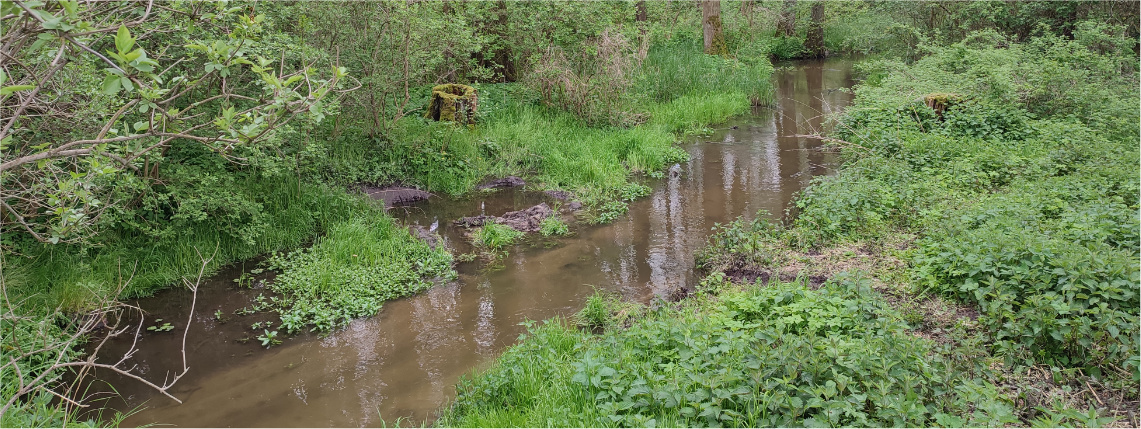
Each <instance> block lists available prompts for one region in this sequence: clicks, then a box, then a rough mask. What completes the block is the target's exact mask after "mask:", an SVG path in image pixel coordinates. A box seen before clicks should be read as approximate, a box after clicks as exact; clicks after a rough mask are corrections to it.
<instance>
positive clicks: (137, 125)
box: [134, 121, 151, 132]
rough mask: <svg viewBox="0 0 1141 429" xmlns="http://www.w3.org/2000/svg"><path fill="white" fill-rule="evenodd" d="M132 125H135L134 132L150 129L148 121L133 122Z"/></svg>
mask: <svg viewBox="0 0 1141 429" xmlns="http://www.w3.org/2000/svg"><path fill="white" fill-rule="evenodd" d="M134 126H135V132H143V131H146V130H149V129H151V124H150V122H147V121H139V122H135V124H134Z"/></svg>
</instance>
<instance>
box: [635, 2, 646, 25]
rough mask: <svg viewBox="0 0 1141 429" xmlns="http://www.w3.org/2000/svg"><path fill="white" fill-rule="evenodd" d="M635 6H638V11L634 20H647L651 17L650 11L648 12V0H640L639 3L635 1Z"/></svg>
mask: <svg viewBox="0 0 1141 429" xmlns="http://www.w3.org/2000/svg"><path fill="white" fill-rule="evenodd" d="M634 7H635V8H637V11H638V12H637V14H636V15H635V16H634V20H635V21H637V22H646V19H647V18H649V13H648V12H646V0H638V2H637V3H634Z"/></svg>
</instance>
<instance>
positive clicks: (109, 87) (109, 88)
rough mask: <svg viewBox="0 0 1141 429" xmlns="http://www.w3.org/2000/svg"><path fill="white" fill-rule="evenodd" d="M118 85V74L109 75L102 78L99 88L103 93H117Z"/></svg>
mask: <svg viewBox="0 0 1141 429" xmlns="http://www.w3.org/2000/svg"><path fill="white" fill-rule="evenodd" d="M120 86H121V85H120V84H119V76H115V75H109V76H107V78H106V79H103V85H102V86H101V88H102V91H103V93H104V94H107V95H115V94H118V93H119V88H120Z"/></svg>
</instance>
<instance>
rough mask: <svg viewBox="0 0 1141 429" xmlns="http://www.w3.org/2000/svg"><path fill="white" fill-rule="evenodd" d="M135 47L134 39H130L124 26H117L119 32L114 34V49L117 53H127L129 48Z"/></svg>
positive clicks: (128, 32) (129, 32)
mask: <svg viewBox="0 0 1141 429" xmlns="http://www.w3.org/2000/svg"><path fill="white" fill-rule="evenodd" d="M133 46H135V39H134V38H132V37H131V31H130V30H128V29H127V26H126V25H122V24H120V25H119V31H118V32H117V33H115V49H116V50H118V51H119V52H127V51H130V50H131V47H133Z"/></svg>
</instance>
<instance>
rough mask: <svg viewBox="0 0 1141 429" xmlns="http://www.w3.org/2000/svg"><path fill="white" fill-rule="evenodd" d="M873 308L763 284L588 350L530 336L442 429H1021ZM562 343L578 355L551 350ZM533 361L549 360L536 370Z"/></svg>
mask: <svg viewBox="0 0 1141 429" xmlns="http://www.w3.org/2000/svg"><path fill="white" fill-rule="evenodd" d="M876 296H878V294H876V292H874V291H873V290H872V289H871V287H870V283H869V281H868V280H867V279H863V278H859V277H853V276H844V277H841V278H839V279H838V280H837V281H835V282H831V283H829V284H827V285H825V286H824V287H822V288H821V289H819V290H812V289H811V288H809V287H808V286H807V285H805V284H803V283H796V282H793V283H779V282H774V283H771V284H769V285H767V286H765V287H763V288H762V287H749V288H746V290H744V291H740V292H726V293H724V294H722V295H721V296H719V297H718V299H716V300H713V299H709V300H701V301H697V302H694V303H692V304H691V305H683V306H680V307H677V308H674V307H665V308H661V309H658V310H656V311H653V312H651V313H650V314H649V315H647V316H646V317H644V318H642V319H639V320H637V321H634V322H633V323H631V325H630V326H629V327H628V328H625V329H622V330H613V331H606V332H605V333H603V334H602V335H600V336H598V337H594V338H593V339H589V338H585V337H583V335H586V334H581V333H575V332H568V330H571V329H570V328H566V327H560V326H552V325H547V326H544V327H540V328H537V329H532V330H531V331H530V333H529V335H530V337H529V338H527V339H526V340H525V341H524V342H523V344H521V345H519V346H516V347H515V348H513V349H512V350H510V351H508V352H507V353H506V354H505V355H504V356H503V358H502V359H500V361H499V364H498V365H497V366H495V367H493V368H492V369H491V370H490V371H488V372H486V373H484V374H481V375H480V376H479V377H478V378H476V379H474V380H470V381H468V382H465V383H464V384H462V385H461V388H460V393H459V396H458V397H457V400H456V403H455V405H454V406H453V408H452V409H451V410H450V412H449V415H448V416H446V417H445V420H444V421H446V422H448V424H459V425H464V424H474V423H476V422H480V423H485V424H486V423H489V422H499V423H503V424H522V425H529V424H531V425H533V424H539V423H543V424H550V425H555V426H564V425H566V426H633V427H645V426H651V427H652V426H673V427H705V426H712V427H718V426H736V427H744V426H750V427H752V426H756V425H761V426H800V425H812V426H817V425H827V426H841V425H843V426H880V425H891V426H930V425H953V426H962V425H986V426H997V425H1004V424H1008V423H1014V422H1017V421H1018V420H1017V419H1016V418H1015V416H1014V414H1013V408H1012V406H1011V404H1010V403H1009V402H1007V401H1006V400H1005V399H1002V398H1003V397H1002V395H1000V394H999V392H998V390H997V388H996V387H995V386H994V385H993V384H990V383H989V382H986V381H984V380H982V379H977V378H970V377H969V376H967V375H966V374H967V372H965V371H961V370H960V369H956V368H955V367H954V366H953V365H952V363H950V362H948V361H945V360H943V359H942V358H941V357H939V356H937V355H934V354H933V353H932V352H931V346H930V343H929V342H927V341H926V340H923V339H920V338H918V337H916V336H914V335H912V334H911V333H910V332H909V327H908V326H907V324H906V323H904V322H903V321H902V319H901V317H900V316H899V315H898V314H897V313H896V312H895V311H894V310H892V309H890V308H889V307H887V306H886V305H885V304H883V301H882V300H881V299H878V298H876ZM567 336H571V337H572V338H571V339H570V340H569V342H570V343H571V344H574V343H576V342H577V343H578V344H579V345H578V346H574V347H566V346H565V345H562V346H560V345H558V344H552V343H556V342H557V343H560V344H561V343H564V342H568V340H567V339H566V337H567ZM539 350H544V351H542V352H538V351H539ZM532 352H538V353H542V354H549V355H550V356H542V357H540V358H539V360H536V357H535V356H533V353H532ZM532 382H534V383H540V384H539V385H533V384H531V383H532ZM516 391H522V392H526V394H518V393H515V392H516ZM487 419H491V420H487ZM496 419H502V420H496Z"/></svg>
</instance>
